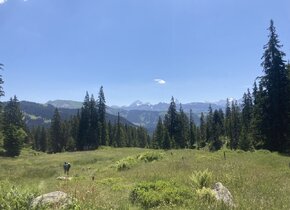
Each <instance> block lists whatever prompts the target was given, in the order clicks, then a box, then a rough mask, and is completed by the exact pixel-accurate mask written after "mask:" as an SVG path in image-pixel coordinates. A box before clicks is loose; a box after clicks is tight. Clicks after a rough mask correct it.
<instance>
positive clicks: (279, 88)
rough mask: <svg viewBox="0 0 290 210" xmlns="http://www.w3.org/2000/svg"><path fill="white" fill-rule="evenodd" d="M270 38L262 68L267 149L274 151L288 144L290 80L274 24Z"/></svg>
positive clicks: (272, 24) (282, 148) (271, 25)
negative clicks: (289, 84)
mask: <svg viewBox="0 0 290 210" xmlns="http://www.w3.org/2000/svg"><path fill="white" fill-rule="evenodd" d="M268 30H269V36H268V37H269V41H268V43H267V44H266V45H265V46H264V50H265V52H264V54H263V57H262V59H263V62H262V67H263V71H264V76H262V77H261V81H260V82H261V85H262V87H263V88H262V91H263V93H264V103H265V105H264V106H263V115H264V116H263V121H264V126H265V129H264V132H263V135H264V136H265V140H266V148H267V149H270V150H274V151H284V150H285V149H286V146H287V129H288V120H289V119H288V108H287V98H288V97H289V92H288V80H287V70H286V65H285V61H284V60H283V57H284V56H285V53H284V52H282V51H281V47H282V45H280V41H279V39H278V35H277V33H276V29H275V27H274V23H273V21H272V20H271V22H270V27H269V29H268Z"/></svg>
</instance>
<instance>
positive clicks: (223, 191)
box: [212, 182, 235, 207]
mask: <svg viewBox="0 0 290 210" xmlns="http://www.w3.org/2000/svg"><path fill="white" fill-rule="evenodd" d="M212 190H213V192H214V193H215V198H216V199H217V200H218V201H222V202H223V203H224V204H226V205H228V206H229V207H235V204H234V202H233V196H232V194H231V193H230V191H229V190H228V189H227V188H226V187H225V186H223V184H222V183H220V182H217V183H215V185H214V187H213V189H212Z"/></svg>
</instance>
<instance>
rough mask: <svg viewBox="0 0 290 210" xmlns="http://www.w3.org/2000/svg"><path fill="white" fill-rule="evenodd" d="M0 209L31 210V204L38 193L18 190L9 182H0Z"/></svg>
mask: <svg viewBox="0 0 290 210" xmlns="http://www.w3.org/2000/svg"><path fill="white" fill-rule="evenodd" d="M0 189H1V190H0V209H7V210H10V209H11V210H12V209H17V210H26V209H30V205H31V202H32V200H33V198H34V197H35V195H36V192H34V193H33V192H29V191H26V190H24V189H18V188H16V187H15V186H13V185H11V184H10V183H8V182H0Z"/></svg>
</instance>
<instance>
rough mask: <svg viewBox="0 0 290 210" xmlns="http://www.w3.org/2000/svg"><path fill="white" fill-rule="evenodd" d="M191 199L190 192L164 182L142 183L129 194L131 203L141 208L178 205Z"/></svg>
mask: <svg viewBox="0 0 290 210" xmlns="http://www.w3.org/2000/svg"><path fill="white" fill-rule="evenodd" d="M191 197H192V195H191V192H189V191H188V190H187V189H185V188H183V187H182V186H178V187H177V186H176V185H175V184H174V183H170V182H166V181H156V182H143V183H140V184H138V185H137V186H135V187H134V189H133V190H132V191H131V193H130V200H131V202H132V203H134V204H140V205H141V206H142V207H143V208H152V207H157V206H166V205H177V204H178V205H180V204H182V203H184V202H185V200H187V199H189V198H191Z"/></svg>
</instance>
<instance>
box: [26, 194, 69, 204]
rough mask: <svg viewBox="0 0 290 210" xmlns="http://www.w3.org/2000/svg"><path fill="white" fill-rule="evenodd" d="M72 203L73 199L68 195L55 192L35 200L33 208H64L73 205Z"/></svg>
mask: <svg viewBox="0 0 290 210" xmlns="http://www.w3.org/2000/svg"><path fill="white" fill-rule="evenodd" d="M71 202H72V201H71V199H70V198H69V197H68V195H67V194H66V193H64V192H61V191H55V192H50V193H47V194H43V195H40V196H38V197H36V198H34V199H33V201H32V205H31V206H32V208H36V207H39V206H53V207H55V208H62V207H65V206H66V205H69V204H71Z"/></svg>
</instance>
